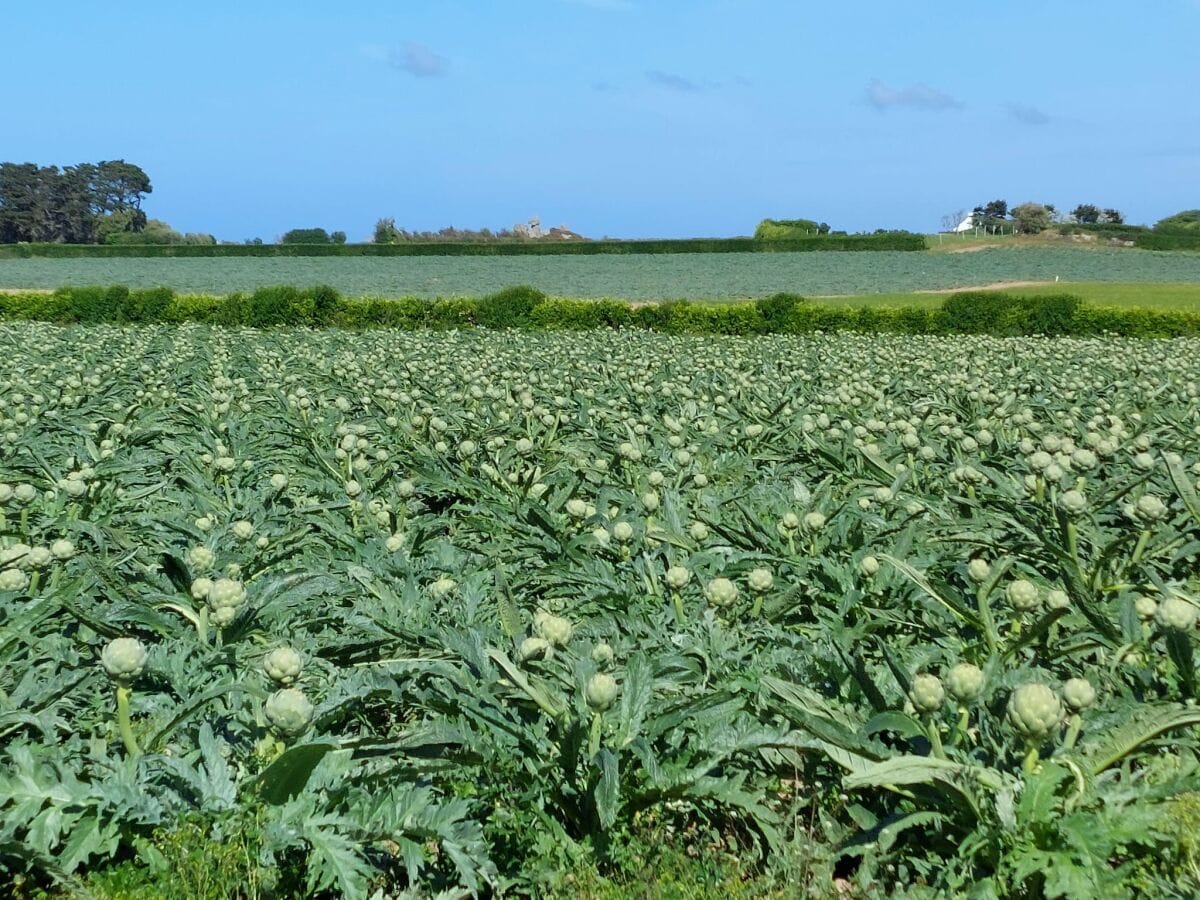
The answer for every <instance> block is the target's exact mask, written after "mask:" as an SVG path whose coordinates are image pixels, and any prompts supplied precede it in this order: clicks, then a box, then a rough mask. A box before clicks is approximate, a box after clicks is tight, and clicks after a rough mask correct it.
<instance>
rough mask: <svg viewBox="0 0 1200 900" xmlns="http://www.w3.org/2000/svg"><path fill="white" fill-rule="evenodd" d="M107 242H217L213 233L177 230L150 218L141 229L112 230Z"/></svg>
mask: <svg viewBox="0 0 1200 900" xmlns="http://www.w3.org/2000/svg"><path fill="white" fill-rule="evenodd" d="M102 243H105V244H215V243H217V239H216V238H215V237H213V236H212V235H211V234H198V233H188V234H184V233H182V232H179V231H176V230H175V229H174V228H172V227H171V226H170V225H168V224H167V223H166V222H162V221H160V220H158V219H148V220H147V221H146V225H145V227H144V228H142V230H141V231H112V232H110V233H108V234H106V235H105V236H104V239H103V241H102Z"/></svg>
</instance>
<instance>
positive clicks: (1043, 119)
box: [1006, 103, 1051, 125]
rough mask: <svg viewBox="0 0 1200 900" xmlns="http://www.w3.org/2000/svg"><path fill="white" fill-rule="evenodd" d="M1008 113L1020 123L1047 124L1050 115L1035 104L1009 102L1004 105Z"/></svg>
mask: <svg viewBox="0 0 1200 900" xmlns="http://www.w3.org/2000/svg"><path fill="white" fill-rule="evenodd" d="M1006 108H1007V109H1008V114H1009V115H1010V116H1012V117H1013V118H1014V119H1016V120H1017V121H1018V122H1020V123H1021V124H1022V125H1048V124H1050V120H1051V117H1050V116H1049V115H1048V114H1046V113H1044V112H1042V111H1041V110H1040V109H1038V108H1037V107H1036V106H1026V105H1025V104H1023V103H1010V104H1008V106H1007V107H1006Z"/></svg>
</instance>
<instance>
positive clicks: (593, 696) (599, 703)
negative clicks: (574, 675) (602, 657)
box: [584, 672, 618, 712]
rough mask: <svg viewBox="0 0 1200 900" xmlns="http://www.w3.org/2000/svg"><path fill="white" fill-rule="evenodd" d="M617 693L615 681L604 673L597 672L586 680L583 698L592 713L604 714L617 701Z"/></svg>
mask: <svg viewBox="0 0 1200 900" xmlns="http://www.w3.org/2000/svg"><path fill="white" fill-rule="evenodd" d="M617 692H618V688H617V681H616V679H615V678H613V677H612V676H611V675H607V674H605V673H604V672H597V673H596V674H595V675H593V676H592V677H591V678H589V679H588V683H587V687H586V688H585V690H584V697H585V698H586V699H587V705H588V706H589V707H590V708H591V709H592V710H593V711H594V712H604V710H606V709H608V708H609V707H610V706H612V704H613V701H614V700H616V699H617Z"/></svg>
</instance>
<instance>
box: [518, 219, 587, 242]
mask: <svg viewBox="0 0 1200 900" xmlns="http://www.w3.org/2000/svg"><path fill="white" fill-rule="evenodd" d="M512 230H513V234H515V235H516V236H517V237H522V238H531V239H533V240H543V239H544V240H551V241H581V240H583V236H582V235H578V234H576V233H575V232H574V231H572V230H571V229H570V228H568V227H567V226H566V225H558V226H555V227H554V228H543V227H542V220H541V219H540V218H538V217H537V216H534V217H533V218H532V219H530V220H529V221H528V222H518V223H517V224H516V225H514V226H513V229H512Z"/></svg>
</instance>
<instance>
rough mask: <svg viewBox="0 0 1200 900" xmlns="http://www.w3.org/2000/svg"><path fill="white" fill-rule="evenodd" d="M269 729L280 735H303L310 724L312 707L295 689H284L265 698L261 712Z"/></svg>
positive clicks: (299, 691)
mask: <svg viewBox="0 0 1200 900" xmlns="http://www.w3.org/2000/svg"><path fill="white" fill-rule="evenodd" d="M263 711H264V712H265V713H266V716H267V721H268V722H270V723H271V727H272V728H274V729H275V730H276V731H278V732H279V733H280V734H282V735H285V736H288V737H295V736H297V735H299V734H303V733H304V731H305V729H307V728H308V726H309V723H311V722H312V717H313V705H312V703H311V702H310V701H309V699H308V698H307V697H306V696H304V692H303V691H301V690H297V689H296V688H284V689H283V690H279V691H276V692H275V693H273V694H272V695H271V696H270V697H268V698H267V702H266V706H265V707H264V710H263Z"/></svg>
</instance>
